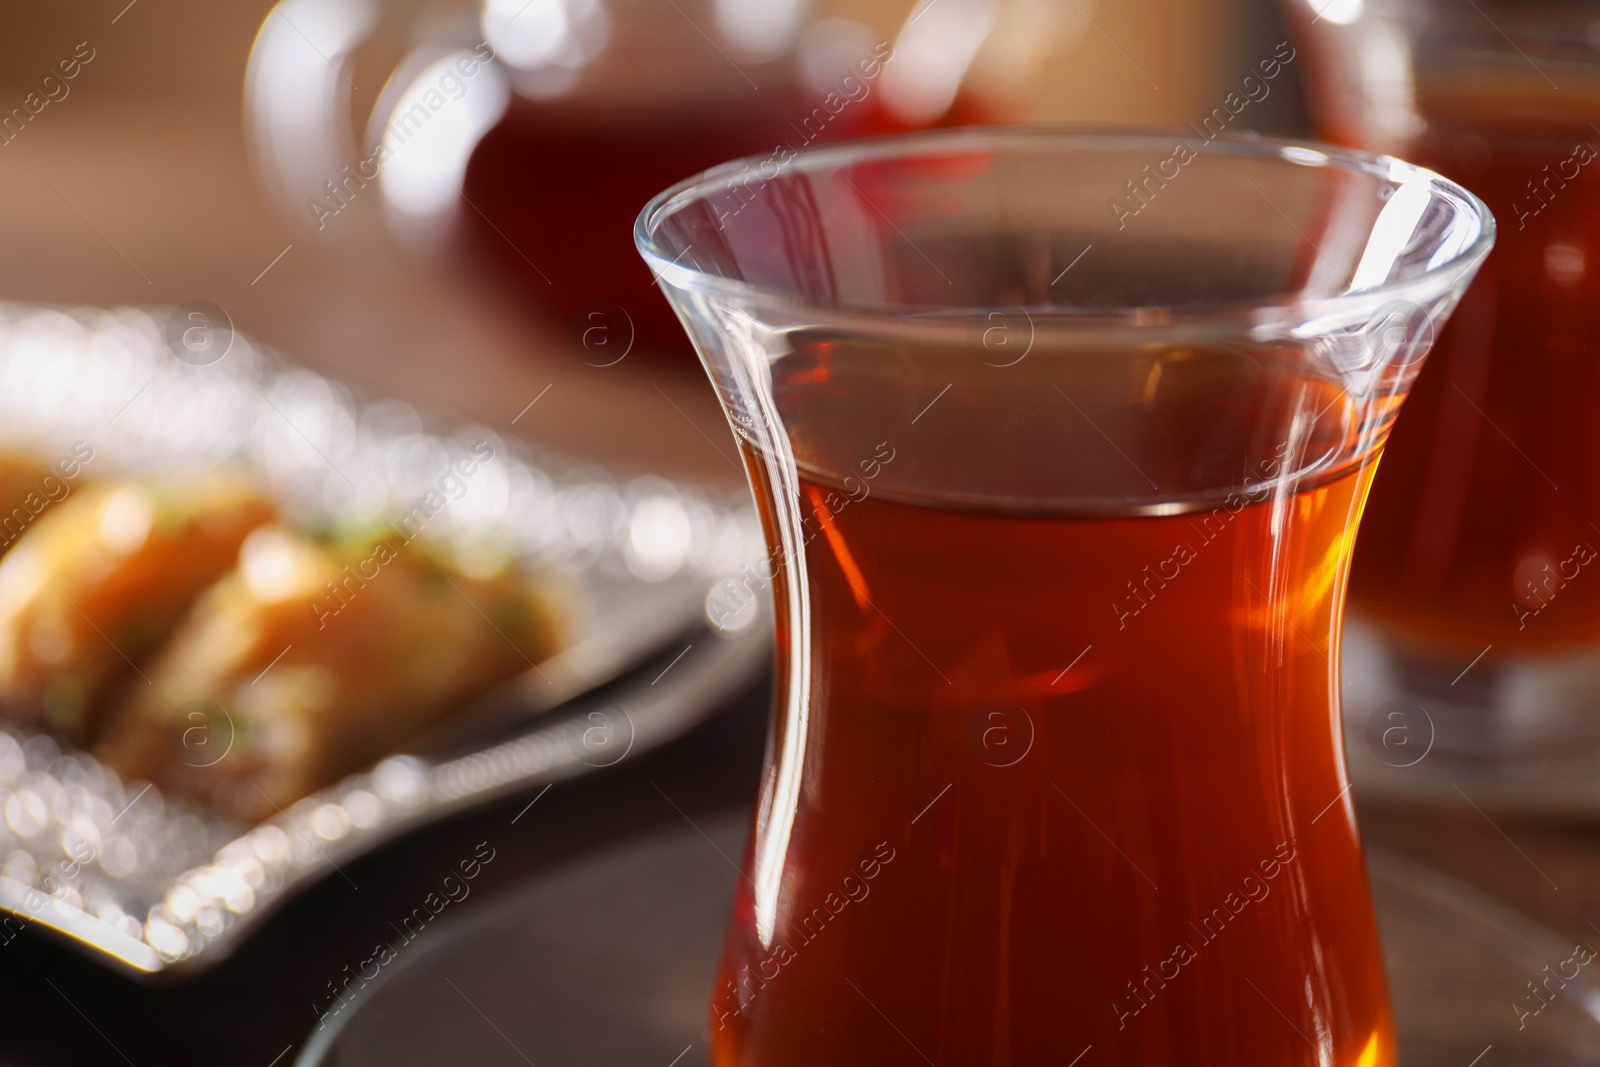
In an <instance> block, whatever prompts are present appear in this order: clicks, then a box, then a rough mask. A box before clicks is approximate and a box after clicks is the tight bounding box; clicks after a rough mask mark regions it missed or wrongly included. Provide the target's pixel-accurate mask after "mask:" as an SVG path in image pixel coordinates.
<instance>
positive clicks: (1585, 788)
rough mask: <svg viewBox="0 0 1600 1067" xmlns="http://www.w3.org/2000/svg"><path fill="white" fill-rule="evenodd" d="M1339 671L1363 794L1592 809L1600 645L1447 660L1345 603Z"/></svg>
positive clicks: (1596, 794)
mask: <svg viewBox="0 0 1600 1067" xmlns="http://www.w3.org/2000/svg"><path fill="white" fill-rule="evenodd" d="M1340 667H1341V671H1340V673H1341V677H1342V679H1343V683H1344V729H1345V746H1346V750H1347V753H1348V759H1349V764H1350V774H1351V777H1352V778H1353V779H1354V780H1355V783H1356V788H1357V789H1358V790H1360V791H1361V793H1362V794H1363V795H1364V796H1366V797H1368V798H1373V799H1377V798H1392V799H1402V800H1403V799H1406V798H1414V799H1433V800H1439V801H1443V802H1446V803H1450V804H1455V805H1461V806H1465V805H1466V804H1467V802H1468V801H1469V800H1470V802H1472V803H1475V804H1478V805H1480V806H1483V807H1489V806H1493V807H1495V808H1499V809H1502V810H1524V811H1544V812H1551V813H1589V814H1592V813H1594V812H1600V774H1597V773H1596V771H1597V770H1600V650H1582V651H1576V652H1566V653H1562V654H1559V655H1552V656H1545V657H1539V658H1532V657H1527V658H1522V659H1513V660H1508V661H1502V662H1498V663H1491V662H1489V661H1488V660H1483V661H1482V662H1471V663H1469V662H1468V661H1467V657H1457V658H1455V659H1451V660H1449V661H1445V660H1443V659H1439V658H1435V657H1433V656H1430V655H1429V654H1427V653H1425V652H1420V651H1417V650H1415V649H1412V648H1408V647H1405V646H1404V645H1402V644H1401V643H1399V642H1397V641H1395V640H1393V639H1392V638H1391V637H1390V636H1389V635H1388V634H1386V633H1385V632H1384V631H1383V630H1381V629H1380V628H1379V627H1378V626H1376V625H1374V624H1373V623H1372V622H1371V621H1369V620H1367V619H1364V618H1363V617H1362V616H1361V614H1360V613H1359V611H1358V610H1356V609H1355V608H1353V607H1352V609H1351V610H1350V611H1349V612H1348V613H1347V614H1346V617H1345V629H1344V652H1343V656H1342V661H1341V664H1340Z"/></svg>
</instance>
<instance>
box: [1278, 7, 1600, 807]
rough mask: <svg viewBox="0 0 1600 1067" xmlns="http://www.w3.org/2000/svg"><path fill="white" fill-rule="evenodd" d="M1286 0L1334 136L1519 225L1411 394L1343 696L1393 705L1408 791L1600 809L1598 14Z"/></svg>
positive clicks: (1385, 744) (1387, 716) (1328, 135)
mask: <svg viewBox="0 0 1600 1067" xmlns="http://www.w3.org/2000/svg"><path fill="white" fill-rule="evenodd" d="M1289 9H1290V13H1291V15H1292V20H1293V22H1294V23H1296V29H1297V30H1298V31H1299V32H1300V35H1301V37H1302V38H1303V42H1304V44H1305V46H1306V47H1305V48H1304V49H1303V51H1304V52H1305V53H1306V67H1307V70H1308V71H1309V72H1310V74H1311V77H1310V102H1311V104H1312V108H1313V112H1314V117H1315V121H1316V128H1317V131H1318V134H1319V136H1321V137H1323V138H1325V139H1327V140H1330V141H1336V142H1340V143H1343V144H1348V145H1354V146H1357V147H1361V148H1366V149H1371V150H1375V151H1385V152H1393V153H1396V154H1400V155H1403V156H1405V158H1407V159H1413V160H1416V161H1417V162H1418V163H1421V164H1424V165H1426V166H1429V167H1432V168H1434V169H1435V170H1437V171H1439V172H1440V173H1442V174H1445V175H1446V176H1448V177H1451V178H1454V179H1455V180H1457V181H1459V182H1461V183H1463V184H1464V185H1466V186H1467V187H1468V188H1470V189H1472V190H1473V191H1474V192H1475V193H1477V194H1478V195H1479V196H1481V197H1483V199H1484V200H1485V201H1487V203H1488V204H1489V206H1490V208H1491V209H1492V210H1493V211H1494V213H1495V215H1496V216H1497V217H1498V218H1499V220H1500V225H1501V229H1500V236H1499V240H1498V245H1497V247H1496V249H1495V251H1494V253H1493V255H1491V256H1490V257H1489V259H1488V261H1487V262H1486V263H1485V265H1484V267H1483V270H1482V271H1481V272H1480V274H1479V276H1478V279H1477V281H1476V283H1475V284H1474V285H1473V286H1472V288H1471V290H1470V291H1469V292H1468V293H1467V296H1466V298H1465V299H1464V301H1463V302H1462V304H1461V308H1460V310H1459V311H1458V312H1457V313H1456V315H1455V317H1454V319H1453V320H1452V322H1451V323H1450V325H1449V326H1448V327H1447V328H1442V329H1441V330H1440V335H1439V340H1438V344H1437V346H1436V348H1435V353H1434V355H1433V357H1432V359H1430V360H1429V362H1428V366H1427V369H1426V370H1425V371H1424V372H1423V373H1422V375H1421V377H1420V378H1419V379H1418V381H1417V384H1416V387H1415V388H1414V389H1413V390H1412V394H1411V399H1410V400H1409V401H1408V402H1407V404H1406V410H1405V414H1404V415H1403V416H1402V417H1401V418H1400V420H1399V422H1398V423H1397V425H1396V427H1395V430H1394V435H1393V437H1392V438H1391V439H1390V442H1389V445H1388V447H1387V449H1386V450H1385V454H1384V461H1383V466H1382V469H1381V471H1380V472H1379V474H1378V476H1377V479H1376V481H1375V482H1374V485H1373V490H1372V499H1371V503H1370V506H1369V508H1368V511H1367V516H1366V519H1365V520H1364V522H1363V531H1362V536H1361V542H1360V545H1359V547H1358V548H1357V550H1356V559H1355V566H1354V570H1353V572H1352V576H1351V583H1350V615H1351V619H1350V632H1349V640H1348V643H1347V650H1346V685H1347V687H1348V688H1347V692H1346V698H1347V700H1348V701H1349V702H1350V707H1351V710H1352V712H1356V713H1360V714H1366V713H1368V712H1371V713H1372V714H1374V715H1375V716H1377V719H1375V720H1374V722H1373V723H1372V729H1371V731H1370V734H1371V737H1370V740H1371V741H1372V742H1373V743H1372V744H1371V745H1369V746H1366V747H1367V749H1368V751H1367V752H1366V753H1365V755H1366V756H1367V757H1369V758H1370V757H1374V756H1376V757H1377V759H1378V760H1381V762H1382V763H1385V764H1387V765H1388V767H1389V768H1390V769H1391V770H1393V771H1398V770H1404V771H1405V772H1406V775H1405V777H1404V778H1403V779H1401V778H1399V777H1397V776H1396V775H1395V774H1393V773H1388V774H1387V779H1388V780H1391V784H1393V782H1394V781H1402V780H1403V781H1406V782H1409V783H1410V784H1411V785H1413V786H1418V787H1422V786H1423V785H1424V784H1425V783H1431V784H1432V786H1433V787H1434V788H1436V789H1438V791H1440V792H1441V793H1443V794H1444V795H1447V796H1449V797H1451V798H1453V799H1455V798H1456V793H1455V791H1454V790H1452V789H1451V788H1450V784H1449V783H1450V782H1451V781H1464V780H1465V779H1461V778H1458V777H1457V776H1459V775H1462V774H1467V773H1471V772H1473V771H1476V772H1478V773H1479V774H1481V775H1482V776H1483V781H1484V784H1485V785H1486V786H1491V785H1492V786H1496V787H1497V788H1498V787H1504V791H1505V794H1506V799H1531V798H1530V797H1529V796H1528V794H1529V793H1530V791H1532V790H1541V791H1544V792H1548V793H1549V794H1550V795H1551V796H1552V798H1554V797H1555V796H1556V794H1558V793H1566V792H1571V791H1573V790H1576V791H1577V793H1581V794H1583V795H1584V798H1585V802H1586V803H1588V804H1591V805H1592V804H1593V803H1594V802H1595V800H1596V799H1600V794H1597V792H1596V784H1597V782H1600V779H1596V776H1595V775H1594V773H1593V768H1594V761H1595V758H1596V757H1597V756H1600V566H1596V565H1595V564H1596V560H1597V559H1600V419H1597V418H1596V411H1597V410H1600V359H1597V358H1596V356H1597V346H1600V128H1597V127H1596V126H1595V124H1594V123H1595V121H1596V120H1597V119H1600V11H1597V9H1596V8H1595V6H1594V5H1593V4H1592V3H1577V2H1566V0H1539V2H1532V3H1521V2H1517V3H1511V2H1505V0H1291V3H1290V7H1289ZM1434 325H1435V326H1436V327H1439V326H1442V324H1439V323H1435V324H1434ZM1385 709H1386V710H1385ZM1428 746H1431V752H1432V755H1433V759H1432V760H1431V761H1430V762H1429V763H1427V764H1422V763H1421V762H1420V761H1421V760H1422V759H1423V757H1424V756H1425V755H1427V754H1428V753H1429V751H1430V750H1429V747H1428ZM1562 765H1566V766H1567V767H1568V768H1569V769H1570V773H1569V774H1562V773H1560V772H1559V771H1558V768H1559V767H1560V766H1562ZM1377 769H1378V770H1379V771H1382V770H1383V768H1381V767H1378V768H1377ZM1386 773H1387V772H1386ZM1551 775H1555V777H1554V778H1553V777H1551ZM1558 778H1559V779H1563V780H1564V781H1565V782H1566V784H1565V785H1557V784H1556V779H1558ZM1519 794H1520V795H1521V796H1520V797H1519ZM1574 795H1576V794H1574ZM1569 799H1571V798H1570V797H1569Z"/></svg>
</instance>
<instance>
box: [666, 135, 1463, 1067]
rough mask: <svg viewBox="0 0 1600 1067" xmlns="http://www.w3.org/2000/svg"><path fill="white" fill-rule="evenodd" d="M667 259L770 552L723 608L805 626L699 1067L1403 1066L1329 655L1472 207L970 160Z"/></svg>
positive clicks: (1260, 176) (1328, 187) (1331, 169)
mask: <svg viewBox="0 0 1600 1067" xmlns="http://www.w3.org/2000/svg"><path fill="white" fill-rule="evenodd" d="M636 239H637V242H638V245H639V247H640V249H641V251H642V253H643V255H644V257H645V259H646V260H647V261H648V262H649V264H650V266H651V267H652V269H653V270H654V271H655V273H656V275H657V277H658V278H659V279H660V281H661V283H662V288H663V289H664V290H665V291H666V293H667V295H668V297H669V298H670V300H671V301H672V303H673V306H674V308H675V309H676V311H677V313H678V316H679V317H680V319H681V320H682V321H683V324H684V326H685V328H686V329H687V331H688V333H689V335H690V337H691V338H692V339H693V341H694V344H695V346H696V348H697V349H698V350H699V353H700V356H701V359H702V361H703V362H704V364H705V366H706V369H707V371H708V372H709V373H710V376H711V378H712V381H713V382H714V384H715V387H716V389H717V392H718V394H719V396H720V398H721V401H722V403H723V405H724V407H725V410H726V413H727V416H728V419H729V422H730V423H731V425H732V429H733V431H734V434H735V435H736V437H737V440H738V444H739V449H740V451H741V453H742V455H743V459H744V464H745V467H746V470H747V472H748V474H749V478H750V481H751V484H752V486H753V487H754V490H755V496H756V501H757V504H758V506H759V508H760V511H761V515H762V519H763V523H764V528H765V533H766V538H767V542H768V545H769V548H770V552H769V554H768V556H767V559H766V561H765V564H764V565H762V566H758V567H752V568H750V569H749V570H747V571H746V572H745V573H744V574H743V575H742V576H741V577H740V578H739V579H736V580H730V581H729V582H728V583H727V584H726V585H724V586H723V587H721V588H719V589H718V590H717V592H716V593H715V594H714V595H713V596H712V598H711V600H710V602H709V603H708V608H709V610H710V611H711V612H712V614H713V615H714V616H717V615H719V614H720V615H724V616H726V617H729V618H734V617H737V616H738V614H739V613H740V612H742V611H744V610H745V609H746V606H747V605H748V603H749V602H750V601H751V600H753V599H754V598H755V597H757V596H759V595H762V594H763V593H764V592H765V591H766V590H768V589H770V591H771V595H772V597H773V599H774V601H775V604H776V609H777V678H778V680H777V695H776V710H775V714H774V719H773V723H772V728H771V734H770V740H769V743H768V750H767V757H766V764H765V774H764V776H763V778H762V784H761V791H760V797H759V801H758V804H757V809H756V813H755V817H754V829H753V834H752V837H751V843H750V846H749V851H748V853H747V855H746V857H745V860H744V865H743V871H744V880H743V882H742V883H741V886H740V890H739V895H738V897H737V901H736V904H735V910H734V915H733V919H732V923H731V928H730V931H729V934H728V940H727V944H726V949H725V954H724V958H723V964H722V971H721V974H720V977H719V979H718V983H717V986H716V989H715V990H714V992H713V997H712V1003H711V1009H710V1024H709V1025H710V1031H711V1034H712V1038H713V1062H715V1063H716V1064H718V1065H719V1067H733V1065H762V1067H778V1065H787V1064H796V1065H798V1064H806V1065H814V1064H820V1063H826V1064H830V1065H836V1067H838V1065H843V1067H853V1065H857V1064H860V1065H866V1064H873V1065H884V1064H907V1065H913V1067H915V1065H919V1064H928V1063H932V1064H952V1065H953V1064H977V1063H984V1064H1043V1063H1056V1064H1061V1065H1063V1067H1065V1065H1067V1064H1070V1063H1073V1062H1076V1061H1077V1058H1078V1057H1080V1056H1081V1057H1085V1059H1084V1060H1083V1062H1084V1064H1086V1065H1092V1067H1100V1065H1105V1064H1155V1063H1169V1062H1173V1061H1175V1060H1179V1059H1181V1060H1183V1061H1184V1062H1187V1063H1195V1064H1229V1065H1234V1067H1237V1065H1241V1064H1263V1065H1266V1064H1271V1065H1273V1067H1284V1065H1288V1064H1305V1065H1312V1064H1317V1065H1322V1067H1326V1065H1329V1064H1348V1065H1350V1067H1377V1065H1382V1064H1390V1063H1393V1062H1394V1055H1395V1053H1394V1038H1393V1026H1392V1022H1391V1018H1390V1013H1389V1007H1388V1000H1387V993H1386V990H1385V985H1384V973H1383V965H1382V960H1381V958H1380V955H1379V946H1378V940H1377V933H1376V930H1375V928H1374V925H1373V914H1372V907H1371V902H1370V899H1369V896H1368V890H1367V881H1366V875H1365V872H1364V870H1363V863H1362V854H1361V846H1360V840H1359V837H1358V835H1357V830H1356V824H1355V816H1354V810H1353V807H1352V805H1351V802H1350V798H1349V793H1348V785H1347V779H1346V777H1345V771H1344V763H1343V752H1342V748H1341V740H1340V732H1339V715H1338V679H1337V676H1336V674H1335V672H1334V670H1333V668H1332V666H1331V664H1332V663H1335V662H1337V661H1338V658H1339V623H1340V608H1341V604H1342V601H1343V594H1344V585H1345V576H1346V573H1347V565H1348V562H1349V558H1350V549H1351V543H1352V537H1353V534H1354V532H1355V526H1356V521H1357V518H1358V516H1359V514H1360V511H1361V506H1362V501H1363V499H1364V497H1365V495H1366V490H1367V486H1368V484H1369V481H1370V478H1371V474H1372V470H1373V466H1374V464H1375V463H1376V461H1377V456H1378V452H1379V451H1380V449H1381V447H1382V443H1383V440H1384V436H1385V434H1386V433H1387V432H1388V429H1389V426H1390V424H1391V422H1392V421H1393V419H1394V417H1395V414H1396V412H1397V411H1398V409H1399V407H1400V404H1401V402H1402V401H1403V400H1404V398H1405V394H1406V390H1407V388H1408V387H1409V386H1410V384H1411V381H1412V379H1413V377H1414V376H1415V374H1416V372H1417V369H1418V366H1419V364H1420V362H1421V360H1422V358H1423V356H1424V355H1425V351H1426V347H1427V343H1428V341H1429V339H1430V338H1431V336H1432V333H1431V330H1432V328H1433V327H1435V326H1436V325H1437V324H1438V323H1439V322H1440V321H1441V320H1442V318H1443V317H1444V316H1445V315H1447V314H1448V313H1449V311H1450V309H1451V308H1452V306H1453V305H1454V303H1455V301H1456V299H1457V297H1458V296H1459V295H1460V293H1461V291H1462V289H1463V288H1464V287H1465V285H1466V284H1467V282H1468V281H1469V280H1470V278H1471V275H1472V273H1473V271H1474V270H1475V269H1476V267H1477V265H1478V264H1479V263H1480V262H1481V261H1482V260H1483V257H1484V256H1485V254H1486V253H1487V252H1488V249H1489V246H1490V244H1491V242H1492V239H1493V220H1492V219H1491V217H1490V216H1489V214H1488V212H1487V210H1486V209H1485V208H1484V206H1483V205H1482V204H1481V203H1480V202H1479V201H1478V200H1476V199H1475V198H1474V197H1472V196H1471V195H1470V194H1469V193H1467V192H1465V191H1464V190H1462V189H1461V188H1459V187H1457V186H1455V185H1453V184H1451V183H1449V182H1447V181H1445V180H1443V179H1441V178H1439V177H1438V176H1436V175H1434V174H1432V173H1430V172H1428V171H1425V170H1421V169H1418V168H1416V167H1413V166H1410V165H1408V164H1406V163H1402V162H1399V161H1397V160H1394V159H1390V158H1386V157H1380V156H1373V155H1366V154H1362V153H1358V152H1352V151H1343V150H1337V149H1331V148H1326V147H1319V146H1314V145H1301V144H1290V143H1285V142H1277V141H1268V140H1229V139H1223V138H1217V139H1213V140H1211V141H1202V140H1200V139H1199V138H1198V137H1197V136H1195V135H1193V134H1190V135H1188V137H1187V139H1185V137H1184V135H1175V136H1160V135H1132V134H1126V135H1123V134H1105V133H1072V132H1062V131H1050V130H1016V129H1014V130H1005V131H1002V130H979V131H952V132H948V133H943V134H933V135H918V136H909V137H902V138H886V139H883V140H877V141H866V142H857V143H853V144H847V145H842V146H838V147H833V148H825V149H817V150H814V151H807V152H801V153H798V154H795V153H792V152H784V151H780V152H777V153H774V154H773V155H772V156H770V157H764V158H758V159H751V160H745V161H741V162H737V163H733V164H729V165H726V166H724V167H721V168H718V169H715V170H711V171H708V172H706V173H704V174H701V175H700V176H698V177H696V178H694V179H691V180H690V181H687V182H685V183H683V184H681V185H679V186H677V187H675V188H673V189H671V190H668V191H667V192H665V193H663V194H662V195H661V196H659V197H657V198H656V199H655V200H654V201H652V202H651V204H650V205H649V206H648V207H646V209H645V210H644V213H643V214H642V215H641V217H640V220H639V223H638V226H637V230H636ZM1088 1057H1092V1059H1089V1058H1088Z"/></svg>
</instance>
